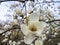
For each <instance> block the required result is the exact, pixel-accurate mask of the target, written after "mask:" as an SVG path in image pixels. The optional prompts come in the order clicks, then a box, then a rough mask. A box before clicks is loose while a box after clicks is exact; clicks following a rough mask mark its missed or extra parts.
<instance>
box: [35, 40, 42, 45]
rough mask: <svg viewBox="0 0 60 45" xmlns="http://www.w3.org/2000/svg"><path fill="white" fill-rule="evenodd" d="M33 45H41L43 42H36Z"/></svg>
mask: <svg viewBox="0 0 60 45" xmlns="http://www.w3.org/2000/svg"><path fill="white" fill-rule="evenodd" d="M35 45H43V41H41V40H36V41H35Z"/></svg>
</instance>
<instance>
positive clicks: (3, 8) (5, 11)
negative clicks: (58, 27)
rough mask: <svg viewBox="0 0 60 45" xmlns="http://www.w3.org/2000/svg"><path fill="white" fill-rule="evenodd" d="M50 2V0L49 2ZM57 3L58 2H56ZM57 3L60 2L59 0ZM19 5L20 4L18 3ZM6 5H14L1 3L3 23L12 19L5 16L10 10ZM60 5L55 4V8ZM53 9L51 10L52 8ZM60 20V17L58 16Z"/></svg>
mask: <svg viewBox="0 0 60 45" xmlns="http://www.w3.org/2000/svg"><path fill="white" fill-rule="evenodd" d="M41 1H42V0H41ZM48 1H49V0H48ZM55 1H56V0H55ZM57 1H60V0H57ZM16 3H18V2H16ZM5 4H7V5H8V6H10V5H11V4H12V2H10V3H9V2H7V3H6V2H3V3H1V5H0V20H3V21H6V20H7V19H9V20H10V18H7V17H6V16H5V15H6V13H7V10H8V9H9V7H7V6H5ZM58 5H60V3H55V6H54V7H57V6H58ZM50 9H51V8H50ZM58 17H59V18H60V16H58Z"/></svg>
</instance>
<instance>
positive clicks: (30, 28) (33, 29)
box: [29, 24, 37, 32]
mask: <svg viewBox="0 0 60 45" xmlns="http://www.w3.org/2000/svg"><path fill="white" fill-rule="evenodd" d="M29 30H30V31H32V32H35V31H37V27H36V25H35V24H30V25H29Z"/></svg>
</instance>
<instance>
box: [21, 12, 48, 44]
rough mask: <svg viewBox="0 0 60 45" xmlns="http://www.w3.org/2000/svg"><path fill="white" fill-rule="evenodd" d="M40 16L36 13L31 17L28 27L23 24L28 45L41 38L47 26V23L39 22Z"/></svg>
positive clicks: (22, 27) (25, 40)
mask: <svg viewBox="0 0 60 45" xmlns="http://www.w3.org/2000/svg"><path fill="white" fill-rule="evenodd" d="M39 15H40V14H39V13H37V12H34V13H32V14H31V15H30V17H29V21H28V25H26V24H21V30H22V32H23V34H24V35H25V37H24V42H25V43H26V44H31V43H32V42H33V41H34V39H35V38H36V36H40V35H41V33H42V32H43V30H44V28H45V26H46V25H47V24H46V23H45V22H39Z"/></svg>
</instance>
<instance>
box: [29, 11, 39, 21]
mask: <svg viewBox="0 0 60 45" xmlns="http://www.w3.org/2000/svg"><path fill="white" fill-rule="evenodd" d="M39 15H40V14H39V13H37V12H34V13H32V14H31V15H30V18H29V19H30V20H29V22H37V21H39Z"/></svg>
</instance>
